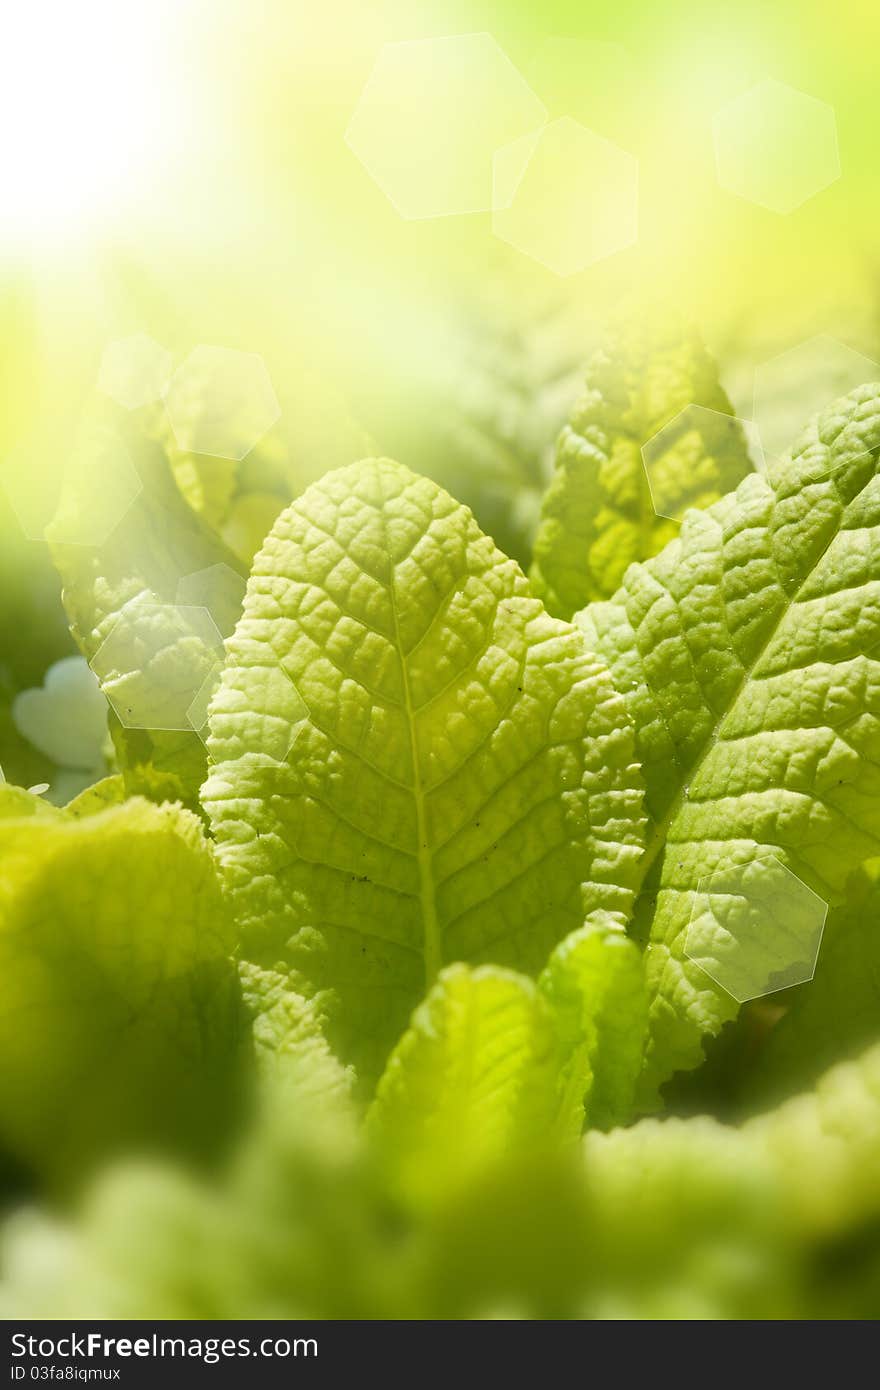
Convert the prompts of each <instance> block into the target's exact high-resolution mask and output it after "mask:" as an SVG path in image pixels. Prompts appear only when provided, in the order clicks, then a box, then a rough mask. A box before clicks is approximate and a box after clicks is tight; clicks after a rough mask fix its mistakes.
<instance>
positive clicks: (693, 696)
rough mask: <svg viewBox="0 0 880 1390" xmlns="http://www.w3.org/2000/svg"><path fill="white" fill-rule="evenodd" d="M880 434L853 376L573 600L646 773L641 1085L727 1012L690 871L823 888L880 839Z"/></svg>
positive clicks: (695, 1053)
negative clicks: (799, 427)
mask: <svg viewBox="0 0 880 1390" xmlns="http://www.w3.org/2000/svg"><path fill="white" fill-rule="evenodd" d="M878 448H880V422H878V401H877V388H876V387H864V388H861V389H860V390H858V391H856V392H854V393H853V394H852V395H851V396H849V397H847V398H845V399H844V400H843V401H840V402H838V403H837V404H836V405H835V406H834V407H832V408H831V409H830V410H829V411H827V412H826V413H825V414H824V415H822V416H821V417H820V418H819V420H818V421H817V422H815V423H814V424H813V425H812V426H811V427H810V428H809V430H807V432H806V433H805V435H804V436H803V438H802V440H801V441H800V443H799V445H798V447H797V449H796V451H795V453H794V456H793V458H792V459H790V460H788V461H784V462H781V463H779V464H776V465H774V466H773V468H772V469H771V471H770V473H769V475H768V477H767V478H763V477H759V476H753V477H751V478H749V479H747V480H746V481H745V482H744V483H743V484H742V485H741V486H740V487H739V488H738V489H737V491H736V492H735V493H733V494H731V495H730V496H728V497H726V498H724V499H723V500H722V501H721V502H719V503H717V504H716V505H715V506H713V507H712V508H711V509H710V510H709V511H707V512H691V513H689V515H688V517H687V519H686V521H685V523H684V525H683V526H682V529H681V535H680V537H679V539H678V540H676V541H674V542H672V543H671V544H670V545H669V546H668V547H667V548H666V550H664V551H663V552H662V554H661V555H659V556H657V557H656V558H655V559H653V560H649V561H648V562H646V563H645V564H642V565H635V566H633V567H632V568H631V569H630V570H629V571H628V573H627V576H626V579H625V581H624V584H623V586H622V588H621V589H620V591H619V592H618V594H617V595H616V596H615V597H614V598H613V599H612V600H610V601H609V602H607V603H598V604H593V605H592V606H591V607H589V608H587V609H585V610H584V611H583V613H581V614H580V615H579V617H578V620H577V621H578V624H579V625H580V627H581V628H582V630H583V632H584V633H585V635H586V638H587V643H588V645H589V646H590V647H591V649H593V650H595V651H597V652H598V653H599V654H600V655H601V656H603V657H604V658H605V659H606V660H607V661H608V663H609V665H610V667H611V670H612V672H613V675H614V677H615V679H616V681H617V684H618V688H619V689H621V690H622V691H623V692H624V693H625V698H626V701H627V705H628V708H629V710H630V713H631V715H632V718H633V721H634V723H635V725H636V728H637V747H638V753H639V757H640V759H641V762H642V767H643V771H644V776H645V779H646V782H647V789H648V790H647V796H648V807H649V811H650V815H651V825H650V828H649V834H648V848H647V852H646V854H645V857H644V859H643V861H642V866H641V877H642V893H641V896H640V900H639V904H638V907H637V911H636V918H635V922H636V932H637V934H638V935H639V936H640V937H641V938H642V939H643V940H645V941H646V942H647V961H646V971H647V978H648V986H649V992H650V997H651V1006H650V1008H651V1041H650V1043H649V1049H648V1062H647V1071H646V1078H645V1091H644V1094H645V1099H646V1100H650V1097H651V1094H652V1088H653V1086H655V1085H656V1084H657V1083H659V1082H662V1081H663V1080H664V1079H665V1078H667V1077H668V1076H669V1075H670V1074H671V1073H672V1072H673V1071H675V1070H676V1069H683V1068H688V1067H693V1066H694V1065H696V1064H697V1063H698V1062H699V1061H700V1060H701V1055H702V1054H701V1047H700V1039H701V1036H702V1035H703V1034H705V1033H710V1032H711V1033H714V1032H717V1031H718V1029H719V1028H720V1027H721V1024H722V1023H723V1022H724V1021H725V1019H728V1018H731V1017H732V1016H733V1015H734V1013H735V1012H736V1007H737V1005H736V1003H735V1001H734V1000H733V999H732V998H731V996H730V995H728V994H727V993H726V992H725V991H724V990H723V989H722V988H721V987H720V986H719V985H716V984H714V983H713V980H712V979H710V978H709V976H708V975H707V974H705V973H704V972H703V970H702V969H701V968H700V967H699V966H697V965H696V964H694V963H693V962H692V961H690V960H689V959H687V957H686V956H685V944H686V935H687V930H688V926H689V923H690V920H691V916H692V913H693V911H694V908H695V905H696V902H697V897H698V894H699V889H700V884H701V882H702V881H703V880H704V879H706V878H707V877H708V876H711V875H713V874H715V873H718V872H720V871H724V872H728V873H729V872H730V871H731V870H733V872H742V873H743V875H744V877H745V878H747V877H748V874H749V873H751V871H752V869H754V868H755V866H757V865H759V864H760V863H761V862H762V861H765V860H768V859H769V861H772V862H776V863H781V864H783V865H785V866H786V867H787V869H788V870H790V871H791V873H792V874H793V875H796V876H797V878H799V879H801V880H802V881H803V883H805V884H806V885H807V886H808V890H811V891H812V892H813V893H815V894H817V895H819V897H820V898H821V899H824V900H827V901H829V902H832V903H834V902H838V901H840V900H841V899H842V897H843V894H844V891H845V887H846V882H847V878H848V876H849V874H850V873H851V871H852V870H853V869H854V868H855V867H856V866H857V865H858V864H859V863H860V862H861V861H862V860H864V859H865V858H867V857H869V856H871V855H876V854H877V853H878V849H880V811H878V805H880V802H878V794H880V768H878V761H880V681H878V673H880V665H878V661H877V659H876V658H877V655H878V652H877V651H876V650H875V649H876V646H877V643H878V642H880V547H878V546H877V544H876V536H877V528H878V526H880V480H878V478H877V476H876V473H877V458H876V455H877V451H878ZM737 865H740V866H746V867H745V868H744V869H742V870H737V869H736V868H735V866H737ZM748 866H751V868H749V867H748ZM775 872H777V873H782V872H784V871H783V870H778V869H777V870H776V871H775ZM710 881H711V880H710ZM792 882H793V883H794V882H796V880H792ZM804 891H807V890H804ZM727 901H728V902H735V901H736V895H735V894H734V896H733V898H729V899H728V900H727ZM718 931H719V939H721V938H724V939H726V941H727V944H728V945H730V937H729V934H726V933H725V932H724V931H723V930H722V927H721V925H719V927H718ZM768 944H771V945H772V943H768ZM808 974H809V971H807V972H805V973H804V974H803V975H802V976H801V978H807V977H808ZM783 982H784V981H783Z"/></svg>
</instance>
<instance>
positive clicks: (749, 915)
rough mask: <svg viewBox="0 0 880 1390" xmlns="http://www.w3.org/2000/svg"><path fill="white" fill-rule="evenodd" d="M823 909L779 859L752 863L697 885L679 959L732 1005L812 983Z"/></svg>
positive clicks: (814, 895) (734, 867) (823, 904)
mask: <svg viewBox="0 0 880 1390" xmlns="http://www.w3.org/2000/svg"><path fill="white" fill-rule="evenodd" d="M827 913H828V904H827V903H826V902H825V900H824V899H823V898H820V897H819V896H818V894H816V893H814V892H813V890H812V889H811V888H808V887H807V885H806V884H805V883H804V882H803V881H802V880H801V879H799V878H798V876H797V874H794V873H792V871H791V870H790V869H788V868H786V866H785V865H784V864H783V863H782V862H781V860H779V859H773V858H769V857H768V858H766V859H753V860H751V861H750V862H749V863H747V864H738V865H734V866H732V867H730V868H728V869H722V870H720V871H719V872H718V873H714V874H708V875H707V876H706V877H705V878H703V879H701V880H700V882H699V884H698V886H697V893H696V895H695V898H694V905H693V909H692V912H691V920H690V924H689V926H688V931H687V938H686V941H685V952H684V953H685V955H686V956H687V958H688V959H689V960H692V961H693V962H694V964H695V965H698V966H699V967H700V969H701V970H703V971H705V973H706V974H707V975H708V976H709V977H710V978H711V979H713V980H714V981H715V983H716V984H718V985H720V986H721V988H722V989H723V990H725V992H726V993H727V994H729V995H731V996H732V998H734V999H736V1000H737V1002H738V1003H740V1004H742V1003H744V1002H745V1001H746V1000H747V999H757V998H759V997H760V996H761V995H764V994H773V993H775V992H776V991H777V990H780V989H789V988H790V987H791V986H792V985H799V984H803V983H804V982H805V981H806V980H811V979H812V978H813V974H814V972H815V969H816V959H817V957H818V954H819V946H820V944H821V941H822V932H823V929H824V926H825V917H826V915H827Z"/></svg>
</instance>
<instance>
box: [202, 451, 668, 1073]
mask: <svg viewBox="0 0 880 1390" xmlns="http://www.w3.org/2000/svg"><path fill="white" fill-rule="evenodd" d="M228 650H229V656H228V660H227V666H226V669H225V672H224V677H223V682H222V685H221V687H220V690H219V691H218V693H217V695H216V697H215V699H214V702H213V706H212V712H211V737H210V744H209V746H210V750H211V756H212V760H213V764H214V766H213V768H212V770H211V774H210V776H209V779H208V782H207V783H206V786H205V788H204V792H203V801H204V804H205V807H206V809H207V811H208V813H209V815H210V817H211V822H212V825H213V829H214V833H215V836H216V840H217V851H218V854H219V857H220V861H221V864H222V866H223V871H224V874H225V880H226V884H227V886H228V888H229V891H230V893H231V895H232V898H233V901H234V904H235V907H236V910H237V913H238V916H239V920H240V922H241V926H242V951H243V954H244V955H245V957H247V958H250V959H251V960H253V961H254V962H255V963H257V964H260V965H263V966H265V967H268V968H272V969H284V970H285V971H287V972H288V973H289V975H290V977H291V982H292V984H293V987H294V988H295V989H296V990H297V991H299V992H304V993H306V994H307V995H309V996H318V997H320V999H321V1001H322V1005H323V1007H324V1008H325V1009H326V1013H327V1016H328V1020H329V1022H330V1027H331V1037H332V1040H333V1041H334V1043H335V1045H336V1046H337V1049H338V1051H339V1052H340V1055H341V1056H342V1057H343V1058H344V1059H345V1060H346V1061H352V1060H355V1061H357V1063H358V1065H359V1071H361V1072H362V1074H363V1075H364V1077H366V1078H370V1077H375V1076H376V1075H377V1074H378V1072H379V1071H380V1070H381V1067H382V1065H383V1063H384V1061H385V1058H386V1057H387V1054H388V1051H389V1049H390V1048H391V1046H392V1045H393V1043H394V1042H395V1041H396V1039H397V1038H398V1037H399V1036H400V1034H401V1032H402V1031H403V1029H404V1027H405V1025H406V1021H407V1019H408V1017H409V1014H410V1012H411V1011H412V1009H413V1008H414V1007H415V1005H416V1004H417V1003H418V1001H419V999H420V998H421V997H422V996H423V994H424V992H425V988H426V986H429V985H430V984H431V982H432V981H433V980H434V978H435V977H436V975H437V973H438V971H439V970H440V969H441V967H442V966H443V965H444V964H447V963H449V962H453V961H456V960H462V961H467V962H469V963H471V964H478V963H481V962H493V963H497V964H500V965H508V966H512V967H515V968H518V969H521V970H523V971H525V972H526V973H537V971H538V970H540V968H541V967H542V965H543V964H544V962H545V960H546V957H547V955H548V953H549V951H550V950H551V949H552V947H553V946H554V945H555V944H556V942H557V941H559V940H560V939H561V938H562V937H564V936H565V935H567V933H568V932H569V931H571V930H574V929H575V928H577V927H579V926H580V925H581V924H582V922H583V920H584V917H585V915H586V913H588V912H589V911H591V910H592V909H593V908H596V907H605V908H608V909H609V910H612V911H616V912H618V913H621V912H623V913H625V912H626V911H627V910H628V908H629V906H630V903H631V889H630V884H631V882H632V880H633V877H634V874H635V872H636V864H637V861H638V858H639V854H640V845H641V810H640V796H641V794H640V779H639V776H638V772H637V770H636V769H635V768H634V766H633V763H632V732H631V729H630V726H629V722H628V720H627V717H626V715H625V712H624V706H623V701H622V700H621V699H620V697H619V696H618V695H617V694H616V693H615V691H614V690H613V687H612V685H611V682H610V679H609V677H608V673H607V671H606V669H605V667H604V665H603V664H602V663H601V662H599V661H597V660H596V659H595V658H593V657H591V656H590V655H589V654H588V653H587V652H586V651H585V649H584V646H583V643H582V639H581V637H580V635H579V634H578V633H577V632H575V630H574V629H573V628H571V627H570V626H568V625H567V624H565V623H560V622H558V621H556V620H554V619H551V618H549V617H548V615H547V614H546V612H545V611H544V609H543V607H542V606H541V604H540V603H539V602H538V601H537V600H535V599H534V598H533V597H531V596H530V594H529V591H528V586H527V584H526V581H525V579H524V577H523V575H522V573H521V571H520V570H519V569H518V567H517V566H516V565H515V564H514V563H513V562H512V561H510V560H508V559H506V558H505V557H504V556H503V555H501V554H500V552H499V551H498V550H497V549H496V548H495V546H494V545H493V543H492V542H491V540H489V539H488V538H487V537H486V536H484V535H483V534H482V533H481V532H480V530H479V528H478V527H477V525H476V523H475V521H474V519H473V517H472V515H471V514H470V512H468V511H467V509H466V508H464V507H462V506H461V505H459V504H458V503H456V502H454V501H453V499H452V498H451V497H449V496H448V495H447V494H446V493H445V492H443V491H442V490H441V489H440V488H439V487H437V485H436V484H434V483H432V482H430V481H428V480H427V479H424V478H419V477H417V476H415V475H414V474H412V473H410V472H409V471H408V470H407V469H405V468H402V467H400V466H399V465H398V464H395V463H391V462H388V461H385V460H379V461H376V460H369V461H365V462H363V463H360V464H356V465H352V466H350V467H348V468H344V469H340V470H339V471H337V472H335V473H332V474H329V475H328V476H327V477H326V478H324V479H323V480H322V481H321V482H320V483H317V484H315V485H314V486H313V487H311V488H310V489H309V490H308V492H306V493H305V494H304V496H303V497H302V498H300V500H299V501H298V502H296V503H295V504H294V505H293V506H292V507H291V508H290V509H289V510H288V511H286V512H285V513H284V514H283V515H282V517H281V518H280V519H279V521H278V523H277V525H276V527H275V528H274V530H273V532H272V534H271V535H270V537H269V538H268V539H267V542H266V544H265V546H264V548H263V550H262V551H261V553H260V554H259V555H258V557H257V559H256V561H255V564H254V569H253V573H252V575H251V579H250V583H249V586H248V593H247V598H246V601H245V610H244V614H243V617H242V620H241V622H240V623H239V626H238V628H237V629H236V632H235V635H234V637H233V638H232V639H231V641H230V643H229V644H228Z"/></svg>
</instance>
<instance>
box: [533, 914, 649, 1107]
mask: <svg viewBox="0 0 880 1390" xmlns="http://www.w3.org/2000/svg"><path fill="white" fill-rule="evenodd" d="M538 988H539V990H540V991H541V993H542V995H543V997H544V998H545V999H546V1001H547V1003H548V1005H549V1006H550V1010H551V1013H552V1015H553V1019H554V1023H555V1027H556V1030H557V1034H558V1036H559V1039H560V1045H561V1052H562V1055H563V1057H564V1059H565V1061H564V1064H563V1071H564V1078H565V1087H566V1091H567V1096H568V1099H567V1103H566V1108H568V1107H569V1106H570V1107H571V1108H572V1121H571V1126H570V1127H573V1126H574V1125H576V1127H577V1128H578V1129H579V1128H580V1127H581V1125H582V1123H583V1121H584V1119H586V1122H587V1125H588V1126H589V1127H596V1128H598V1129H611V1128H612V1127H613V1126H614V1125H616V1124H623V1123H625V1122H626V1121H627V1120H629V1119H630V1118H631V1116H632V1108H633V1102H634V1098H635V1089H636V1081H637V1079H638V1076H639V1073H640V1071H641V1068H642V1060H643V1052H644V1046H645V1036H646V1033H647V1025H648V1001H647V996H646V993H645V980H644V971H643V966H642V956H641V952H640V951H639V949H638V947H637V946H636V944H635V942H634V941H632V940H631V939H630V938H629V937H628V936H627V935H626V932H625V931H624V930H623V928H622V926H621V925H620V923H619V922H617V921H615V920H614V919H613V918H612V917H611V916H610V914H609V913H606V912H595V913H593V914H591V918H590V920H588V922H587V923H586V925H585V926H583V927H582V928H581V929H580V930H579V931H576V932H572V934H571V935H570V936H567V937H566V938H565V940H564V941H563V942H561V943H560V945H559V946H557V947H556V950H555V951H554V952H553V954H552V956H551V957H550V960H549V962H548V964H547V966H546V968H545V970H544V971H543V973H542V975H541V977H540V979H539V981H538Z"/></svg>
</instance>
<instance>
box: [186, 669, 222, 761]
mask: <svg viewBox="0 0 880 1390" xmlns="http://www.w3.org/2000/svg"><path fill="white" fill-rule="evenodd" d="M222 674H223V668H222V666H215V667H213V668H212V669H211V670H210V671H209V672H208V674H207V676H206V677H205V679H204V680H203V681H202V684H201V685H200V686H199V689H198V690H197V691H196V694H195V697H194V699H193V700H192V703H191V704H190V705H189V706H188V707H187V711H186V717H187V721H188V723H189V725H190V727H191V728H192V729H194V730H195V732H196V733H197V734H198V736H199V738H200V739H201V740H202V742H203V743H207V739H208V710H209V708H210V705H211V701H212V700H213V698H214V692H215V691H216V689H217V687H218V685H219V684H220V677H221V676H222Z"/></svg>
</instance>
